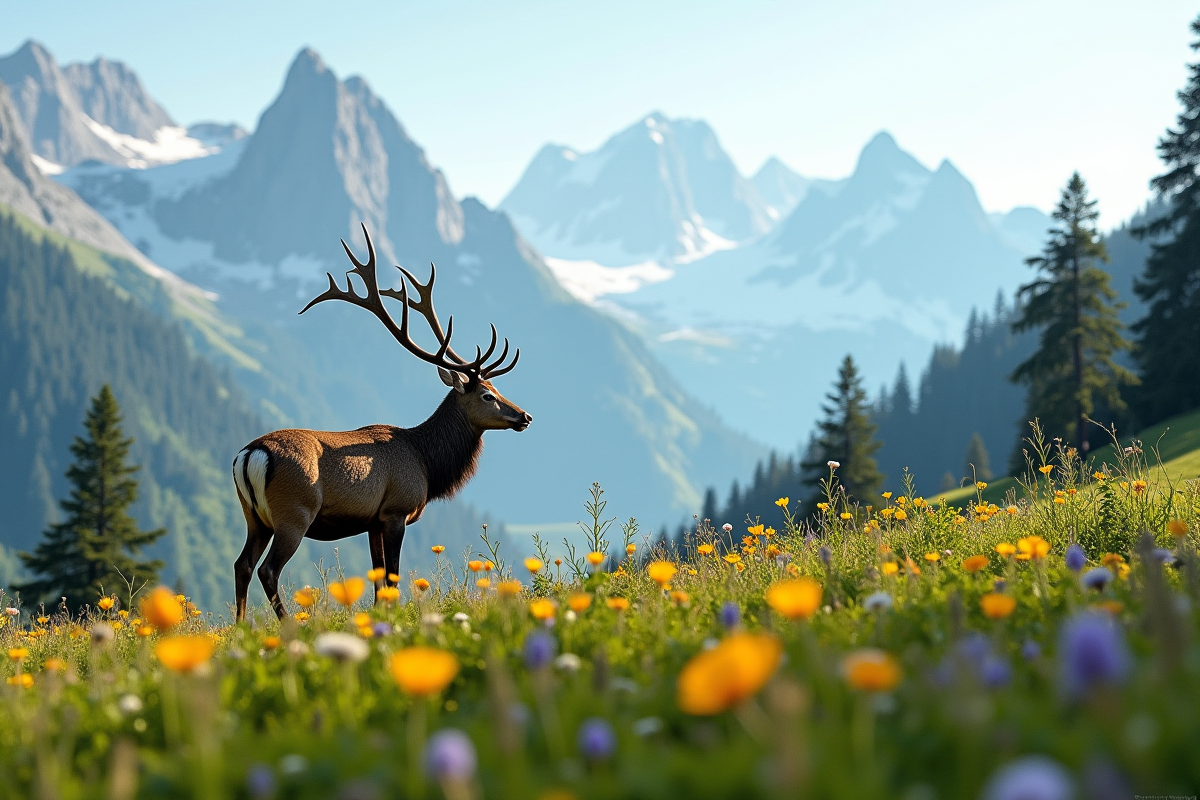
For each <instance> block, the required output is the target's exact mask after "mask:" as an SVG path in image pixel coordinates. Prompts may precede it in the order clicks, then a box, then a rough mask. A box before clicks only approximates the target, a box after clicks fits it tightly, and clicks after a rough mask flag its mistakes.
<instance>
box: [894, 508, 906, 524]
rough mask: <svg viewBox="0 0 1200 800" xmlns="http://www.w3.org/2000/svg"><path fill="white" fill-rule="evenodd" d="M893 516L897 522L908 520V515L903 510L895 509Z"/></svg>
mask: <svg viewBox="0 0 1200 800" xmlns="http://www.w3.org/2000/svg"><path fill="white" fill-rule="evenodd" d="M895 516H896V521H897V522H904V520H906V519H908V514H907V513H906V512H905V511H904V509H903V508H897V509H896V515H895Z"/></svg>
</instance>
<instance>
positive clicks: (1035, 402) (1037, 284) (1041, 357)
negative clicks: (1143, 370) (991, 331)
mask: <svg viewBox="0 0 1200 800" xmlns="http://www.w3.org/2000/svg"><path fill="white" fill-rule="evenodd" d="M1099 216H1100V212H1099V211H1097V210H1096V201H1095V200H1088V196H1087V186H1086V185H1085V184H1084V182H1083V178H1081V177H1079V173H1078V172H1076V173H1075V174H1074V175H1072V176H1071V180H1070V181H1069V182H1068V183H1067V186H1066V188H1065V189H1063V192H1062V197H1061V198H1060V199H1059V202H1058V208H1056V209H1055V211H1054V219H1056V220H1057V221H1058V225H1057V226H1056V227H1055V228H1052V229H1051V230H1050V232H1049V233H1050V237H1049V239H1048V241H1047V242H1046V247H1045V249H1044V250H1043V252H1042V255H1040V256H1036V257H1034V258H1030V259H1028V260H1027V262H1026V263H1028V264H1029V265H1030V266H1031V267H1033V268H1035V269H1036V270H1037V271H1038V275H1037V277H1036V278H1035V279H1034V280H1033V281H1032V282H1030V283H1028V284H1025V285H1024V286H1022V287H1021V288H1020V290H1019V291H1018V297H1019V298H1020V299H1021V300H1023V301H1024V304H1023V305H1022V307H1021V310H1020V316H1019V317H1018V318H1017V320H1016V321H1014V322H1013V330H1015V331H1018V332H1020V331H1026V330H1038V331H1039V333H1040V340H1039V343H1038V348H1037V350H1036V351H1035V352H1034V353H1033V355H1032V356H1030V357H1029V358H1028V359H1026V360H1025V361H1024V362H1022V363H1021V364H1020V365H1019V366H1018V367H1017V368H1016V370H1014V371H1013V373H1012V375H1011V376H1010V379H1011V380H1013V381H1015V382H1017V383H1024V384H1026V385H1027V386H1028V387H1029V389H1028V394H1027V395H1026V406H1027V414H1028V416H1029V418H1031V419H1032V418H1034V417H1036V418H1039V419H1041V421H1042V425H1043V427H1044V428H1045V429H1046V430H1048V431H1051V432H1053V433H1052V435H1053V434H1060V435H1062V436H1063V438H1064V439H1067V440H1068V441H1070V442H1071V443H1072V444H1074V446H1075V447H1077V448H1079V449H1080V450H1081V451H1086V450H1087V449H1088V430H1087V421H1088V418H1089V417H1090V416H1092V415H1093V414H1094V413H1095V411H1096V408H1097V401H1099V402H1100V403H1101V404H1103V408H1104V409H1106V410H1107V412H1109V413H1116V412H1119V411H1123V410H1124V409H1125V403H1124V400H1123V399H1122V398H1121V387H1122V386H1123V385H1133V384H1136V383H1137V376H1135V375H1134V374H1133V373H1132V372H1130V371H1129V370H1127V369H1125V368H1124V367H1122V366H1121V365H1119V364H1117V363H1116V361H1115V360H1114V356H1116V355H1117V354H1118V353H1120V352H1121V351H1123V350H1128V349H1129V346H1130V345H1129V342H1128V341H1126V339H1125V337H1124V336H1123V334H1122V331H1123V327H1124V326H1122V324H1121V322H1120V320H1119V319H1117V311H1118V310H1119V309H1120V308H1122V307H1123V304H1121V303H1117V302H1116V297H1117V293H1116V292H1115V291H1114V290H1113V288H1112V286H1111V285H1110V281H1109V276H1108V273H1107V272H1105V271H1104V270H1102V269H1101V268H1100V267H1098V266H1096V264H1097V262H1101V261H1107V260H1108V254H1107V252H1106V251H1105V249H1104V243H1103V242H1102V241H1101V240H1100V234H1099V233H1098V232H1097V231H1096V219H1097V218H1098V217H1099Z"/></svg>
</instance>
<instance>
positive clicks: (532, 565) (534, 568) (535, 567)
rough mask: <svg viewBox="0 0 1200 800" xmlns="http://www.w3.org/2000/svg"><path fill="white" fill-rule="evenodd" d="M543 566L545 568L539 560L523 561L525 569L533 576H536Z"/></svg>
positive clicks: (529, 559) (528, 559)
mask: <svg viewBox="0 0 1200 800" xmlns="http://www.w3.org/2000/svg"><path fill="white" fill-rule="evenodd" d="M544 566H546V565H545V564H543V563H542V560H541V559H540V558H527V559H525V569H527V570H529V571H530V572H531V573H533V574H534V575H537V574H538V572H539V571H540V570H541V569H542V567H544Z"/></svg>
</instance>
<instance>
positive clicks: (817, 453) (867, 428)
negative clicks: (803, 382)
mask: <svg viewBox="0 0 1200 800" xmlns="http://www.w3.org/2000/svg"><path fill="white" fill-rule="evenodd" d="M825 398H826V400H828V403H826V404H825V405H822V406H821V411H822V412H823V413H824V415H825V416H824V418H823V419H822V420H821V421H820V422H818V423H817V435H816V439H815V441H814V444H815V446H813V447H810V450H809V451H808V452H807V453H806V457H805V460H804V462H803V463H802V464H801V467H802V468H803V469H804V471H805V473H806V475H807V476H808V477H807V478H806V480H805V483H806V484H807V485H809V486H812V487H814V488H818V490H819V486H820V481H821V479H822V478H824V477H826V476H827V475H828V474H829V466H828V463H829V462H830V461H836V462H837V463H838V464H839V466H838V467H837V469H836V470H835V474H836V476H837V480H838V483H839V484H840V485H841V486H842V487H843V488H844V489H845V492H846V494H847V496H849V497H851V498H855V499H858V500H860V501H863V502H867V503H869V502H872V500H873V498H874V496H875V495H876V494H877V493H878V492H879V488H880V486H881V485H882V484H883V475H882V474H881V473H880V472H879V468H878V466H877V465H876V463H875V458H874V456H875V451H877V450H878V449H879V448H880V442H878V441H877V440H876V439H875V423H874V422H872V421H871V416H870V407H869V405H868V403H867V393H866V391H865V390H864V389H863V388H862V378H861V377H860V376H859V374H858V367H857V366H855V364H854V359H853V358H851V357H850V356H846V358H845V360H843V361H842V366H841V367H840V368H839V369H838V378H837V381H835V382H834V385H833V391H832V392H830V393H829V394H827V395H825Z"/></svg>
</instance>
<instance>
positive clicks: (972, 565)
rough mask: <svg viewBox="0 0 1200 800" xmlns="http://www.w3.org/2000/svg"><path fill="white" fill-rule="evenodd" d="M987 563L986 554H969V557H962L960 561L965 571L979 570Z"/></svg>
mask: <svg viewBox="0 0 1200 800" xmlns="http://www.w3.org/2000/svg"><path fill="white" fill-rule="evenodd" d="M987 565H988V557H987V556H971V557H970V558H966V559H963V562H962V568H963V569H965V570H966V571H967V572H979V570H981V569H983V568H984V567H986V566H987Z"/></svg>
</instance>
